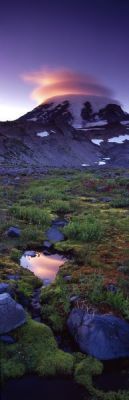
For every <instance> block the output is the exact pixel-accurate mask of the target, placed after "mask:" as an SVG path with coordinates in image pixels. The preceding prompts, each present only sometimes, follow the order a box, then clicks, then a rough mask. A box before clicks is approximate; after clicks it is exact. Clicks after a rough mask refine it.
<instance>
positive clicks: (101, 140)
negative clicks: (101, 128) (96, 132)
mask: <svg viewBox="0 0 129 400" xmlns="http://www.w3.org/2000/svg"><path fill="white" fill-rule="evenodd" d="M103 141H104V140H103V139H91V142H92V143H94V144H97V145H98V146H100V144H101V143H102V142H103Z"/></svg>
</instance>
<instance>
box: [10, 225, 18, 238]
mask: <svg viewBox="0 0 129 400" xmlns="http://www.w3.org/2000/svg"><path fill="white" fill-rule="evenodd" d="M7 234H8V236H9V237H11V238H13V237H19V236H20V235H21V231H20V229H19V228H18V227H17V226H10V228H9V229H8V232H7Z"/></svg>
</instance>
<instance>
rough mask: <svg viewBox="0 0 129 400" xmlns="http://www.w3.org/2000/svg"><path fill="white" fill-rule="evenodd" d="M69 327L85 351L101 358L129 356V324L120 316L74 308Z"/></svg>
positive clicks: (81, 348) (109, 358) (69, 319)
mask: <svg viewBox="0 0 129 400" xmlns="http://www.w3.org/2000/svg"><path fill="white" fill-rule="evenodd" d="M68 329H69V332H70V334H71V335H72V336H73V337H74V340H75V342H76V343H77V344H78V346H79V348H80V350H81V351H82V352H83V353H87V354H90V355H91V356H93V357H96V358H98V359H100V360H111V359H117V358H122V357H125V358H126V357H129V324H128V323H127V322H125V321H124V320H122V319H120V318H117V317H115V316H113V315H106V314H105V315H101V314H96V315H92V314H88V313H87V312H86V311H85V310H80V309H77V308H74V309H73V310H72V311H71V313H70V315H69V318H68Z"/></svg>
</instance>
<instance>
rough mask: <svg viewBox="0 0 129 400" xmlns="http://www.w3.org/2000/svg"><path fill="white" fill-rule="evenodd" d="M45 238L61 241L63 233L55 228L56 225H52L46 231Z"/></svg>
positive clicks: (54, 241)
mask: <svg viewBox="0 0 129 400" xmlns="http://www.w3.org/2000/svg"><path fill="white" fill-rule="evenodd" d="M46 236H47V239H48V240H50V241H51V242H52V243H56V242H61V241H62V240H64V235H63V233H62V232H60V231H59V229H57V227H56V226H54V225H53V226H52V227H51V228H49V229H48V230H47V232H46Z"/></svg>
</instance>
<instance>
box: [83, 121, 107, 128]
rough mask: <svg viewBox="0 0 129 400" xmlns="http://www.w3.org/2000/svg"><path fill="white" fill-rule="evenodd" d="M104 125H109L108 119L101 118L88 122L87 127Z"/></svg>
mask: <svg viewBox="0 0 129 400" xmlns="http://www.w3.org/2000/svg"><path fill="white" fill-rule="evenodd" d="M103 125H107V121H106V120H103V121H102V120H99V121H94V122H87V123H86V128H91V127H93V126H103Z"/></svg>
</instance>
